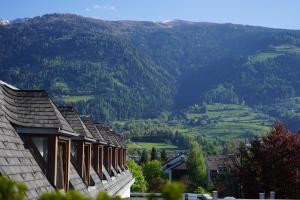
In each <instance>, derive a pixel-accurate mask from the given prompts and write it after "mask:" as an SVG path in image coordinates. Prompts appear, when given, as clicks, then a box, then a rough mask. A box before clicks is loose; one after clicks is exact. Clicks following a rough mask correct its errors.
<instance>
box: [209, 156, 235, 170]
mask: <svg viewBox="0 0 300 200" xmlns="http://www.w3.org/2000/svg"><path fill="white" fill-rule="evenodd" d="M237 162H238V160H237V157H236V156H235V155H216V156H207V157H206V164H207V169H208V170H213V171H217V170H218V169H219V167H234V166H235V164H236V163H237Z"/></svg>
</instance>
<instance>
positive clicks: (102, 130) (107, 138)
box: [96, 123, 115, 146]
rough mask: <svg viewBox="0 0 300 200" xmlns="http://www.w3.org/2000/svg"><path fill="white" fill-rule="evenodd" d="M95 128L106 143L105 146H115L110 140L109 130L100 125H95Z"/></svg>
mask: <svg viewBox="0 0 300 200" xmlns="http://www.w3.org/2000/svg"><path fill="white" fill-rule="evenodd" d="M96 127H97V129H98V131H99V132H100V133H101V135H102V137H103V138H104V140H105V141H106V142H107V144H108V145H110V146H115V144H114V142H113V140H112V138H111V137H110V136H109V132H110V128H108V127H105V126H103V125H102V124H100V123H97V124H96Z"/></svg>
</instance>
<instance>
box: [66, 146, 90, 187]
mask: <svg viewBox="0 0 300 200" xmlns="http://www.w3.org/2000/svg"><path fill="white" fill-rule="evenodd" d="M71 149H72V150H71V154H72V156H73V158H74V159H75V161H76V163H75V166H76V168H77V170H78V171H79V174H80V175H81V177H82V179H83V180H84V181H85V183H86V184H87V185H90V166H91V144H89V143H86V142H84V141H74V142H72V148H71Z"/></svg>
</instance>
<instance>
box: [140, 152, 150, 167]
mask: <svg viewBox="0 0 300 200" xmlns="http://www.w3.org/2000/svg"><path fill="white" fill-rule="evenodd" d="M148 162H149V157H148V152H147V150H146V149H144V150H143V152H142V155H141V160H140V164H147V163H148Z"/></svg>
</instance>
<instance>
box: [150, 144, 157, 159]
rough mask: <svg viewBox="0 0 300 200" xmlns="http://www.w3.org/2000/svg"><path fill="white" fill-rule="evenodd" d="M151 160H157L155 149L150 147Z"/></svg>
mask: <svg viewBox="0 0 300 200" xmlns="http://www.w3.org/2000/svg"><path fill="white" fill-rule="evenodd" d="M151 160H158V156H157V151H156V148H155V147H152V150H151Z"/></svg>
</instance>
